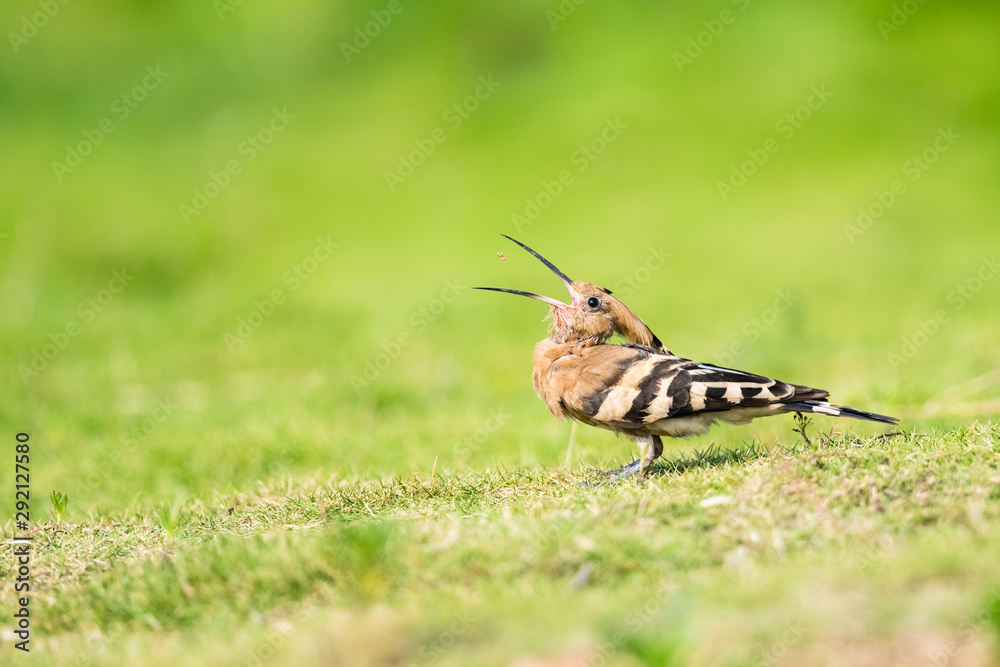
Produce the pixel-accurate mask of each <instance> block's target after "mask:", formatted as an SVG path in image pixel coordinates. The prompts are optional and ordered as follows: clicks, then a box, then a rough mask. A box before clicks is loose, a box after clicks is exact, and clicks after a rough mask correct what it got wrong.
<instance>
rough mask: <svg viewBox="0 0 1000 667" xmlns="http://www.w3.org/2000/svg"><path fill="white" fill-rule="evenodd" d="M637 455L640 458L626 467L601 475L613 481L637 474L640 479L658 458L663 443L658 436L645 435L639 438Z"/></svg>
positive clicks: (661, 451)
mask: <svg viewBox="0 0 1000 667" xmlns="http://www.w3.org/2000/svg"><path fill="white" fill-rule="evenodd" d="M638 443H639V455H640V457H641V458H639V459H636V460H635V461H632V463H629V464H628V465H624V466H622V467H621V468H618V469H617V470H608V471H606V472H602V474H603V475H606V476H608V477H614V478H615V479H621V478H623V477H629V476H630V475H634V474H636V473H639V476H640V477H642V476H644V475H645V474H646V471H647V470H648V469H649V467H650V466H651V465H652V464H653V461H655V460H656V459H658V458H660V455H661V454H662V453H663V441H662V440H660V436H658V435H652V436H650V435H647V436H643V437H641V438H639V440H638Z"/></svg>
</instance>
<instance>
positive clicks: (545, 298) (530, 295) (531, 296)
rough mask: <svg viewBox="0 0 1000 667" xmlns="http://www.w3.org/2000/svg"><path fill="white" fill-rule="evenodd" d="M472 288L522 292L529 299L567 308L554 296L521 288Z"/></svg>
mask: <svg viewBox="0 0 1000 667" xmlns="http://www.w3.org/2000/svg"><path fill="white" fill-rule="evenodd" d="M472 289H481V290H488V291H490V292H507V294H520V295H521V296H526V297H528V298H529V299H538V300H539V301H544V302H545V303H547V304H549V305H550V306H555V307H556V308H567V307H568V306H567V304H565V303H563V302H562V301H557V300H556V299H553V298H552V297H548V296H542V295H541V294H535V293H533V292H522V291H521V290H519V289H506V288H504V287H473V288H472Z"/></svg>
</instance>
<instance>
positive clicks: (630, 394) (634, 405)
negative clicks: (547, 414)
mask: <svg viewBox="0 0 1000 667" xmlns="http://www.w3.org/2000/svg"><path fill="white" fill-rule="evenodd" d="M600 347H602V348H604V349H603V350H600V351H599V353H600V358H599V362H600V363H598V364H595V365H594V366H592V372H591V373H584V374H582V376H581V378H580V380H581V381H578V382H576V383H575V387H574V392H573V393H574V394H576V395H575V396H574V397H572V398H573V399H574V400H572V403H575V404H576V405H577V406H579V409H580V410H581V411H582V412H583V413H584V414H585V415H587V416H588V417H589V418H590V419H591V420H593V421H597V422H602V423H605V424H610V425H612V426H615V427H617V428H623V429H629V428H643V427H644V426H646V425H648V424H650V423H652V422H655V421H658V420H660V419H666V418H670V417H681V416H686V415H693V414H700V413H705V412H722V411H727V410H736V409H740V408H751V407H764V406H769V405H774V404H782V403H787V402H798V401H805V400H815V401H821V400H822V399H823V398H825V397H826V396H827V392H825V391H822V390H820V389H813V388H811V387H804V386H801V385H794V384H788V383H786V382H781V381H779V380H774V379H772V378H767V377H764V376H761V375H754V374H752V373H746V372H743V371H737V370H733V369H729V368H721V367H719V366H713V365H711V364H700V363H697V362H693V361H690V360H687V359H681V358H679V357H674V356H667V355H663V354H658V353H655V352H653V351H652V350H650V349H649V348H643V347H630V346H620V347H619V346H600ZM594 349H595V352H597V348H594ZM610 349H615V350H617V351H619V352H618V353H617V354H614V355H612V354H611V353H610ZM595 356H596V355H595ZM595 361H598V359H595ZM584 363H586V355H585V361H584Z"/></svg>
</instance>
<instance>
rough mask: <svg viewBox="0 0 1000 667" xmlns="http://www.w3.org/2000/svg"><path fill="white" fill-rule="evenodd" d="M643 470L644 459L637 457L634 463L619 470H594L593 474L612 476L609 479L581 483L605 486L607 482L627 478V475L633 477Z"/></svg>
mask: <svg viewBox="0 0 1000 667" xmlns="http://www.w3.org/2000/svg"><path fill="white" fill-rule="evenodd" d="M641 471H642V460H641V459H636V460H635V461H632V463H629V464H628V465H624V466H622V467H621V468H618V469H617V470H595V471H593V474H595V475H601V476H602V477H610V478H611V479H609V480H608V481H606V482H584V483H583V484H581V486H604V485H605V484H610V483H612V482H617V481H618V480H621V479H625V478H626V477H631V476H632V475H635V474H636V473H639V472H641Z"/></svg>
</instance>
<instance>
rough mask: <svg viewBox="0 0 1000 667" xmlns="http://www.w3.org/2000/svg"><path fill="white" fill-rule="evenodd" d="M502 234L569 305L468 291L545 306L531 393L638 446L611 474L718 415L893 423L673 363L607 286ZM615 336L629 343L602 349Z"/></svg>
mask: <svg viewBox="0 0 1000 667" xmlns="http://www.w3.org/2000/svg"><path fill="white" fill-rule="evenodd" d="M503 236H504V237H506V238H507V239H510V240H511V241H513V242H514V243H516V244H517V245H519V246H521V247H522V248H524V249H525V250H527V251H528V252H529V253H531V254H532V255H534V256H535V257H536V258H537V259H539V260H540V261H541V262H542V263H543V264H545V266H547V267H548V268H549V269H550V270H551V271H552V272H553V273H555V274H556V275H557V276H558V277H559V279H560V280H562V282H563V285H565V286H566V289H567V290H568V291H569V295H570V297H571V299H572V301H571V302H570V303H568V304H567V303H563V302H561V301H558V300H556V299H552V298H550V297H547V296H541V295H539V294H533V293H531V292H523V291H521V290H514V289H505V288H501V287H477V288H476V289H482V290H492V291H494V292H507V293H509V294H519V295H521V296H526V297H530V298H532V299H537V300H539V301H544V302H545V303H547V304H549V317H550V318H551V324H550V327H549V333H550V335H549V337H548V338H546V339H545V340H543V341H541V342H539V343H538V344H537V345H536V346H535V359H534V361H535V369H534V373H533V374H532V379H533V383H534V387H535V393H537V394H538V396H539V397H540V398H541V399H542V400H543V401H545V405H546V406H548V408H549V411H550V412H552V414H553V415H554V416H555V417H556V418H558V419H565V418H567V417H568V418H570V419H575V420H577V421H580V422H583V423H584V424H590V425H591V426H596V427H598V428H603V429H607V430H609V431H614V432H616V433H620V434H622V435H625V436H626V437H628V438H631V439H632V440H635V441H636V442H637V443H638V445H639V452H640V457H639V459H637V460H635V461H633V462H632V463H630V464H628V465H626V466H623V467H622V468H620V469H618V470H614V471H611V472H609V473H608V474H610V475H613V476H616V477H624V476H627V475H631V474H634V473H639V476H642V475H644V474H645V473H646V471H647V470H648V469H649V467H650V465H651V464H652V463H653V461H655V460H656V459H657V458H658V457H659V456H660V455H661V454H662V453H663V441H662V440H661V436H668V437H673V438H683V437H687V436H692V435H700V434H702V433H705V432H707V431H708V429H709V428H711V426H712V425H713V424H714V423H715V422H716V421H717V420H720V419H721V420H722V421H725V422H728V423H731V424H748V423H750V421H751V420H753V419H756V418H757V417H766V416H770V415H777V414H782V413H786V412H798V413H816V414H823V415H830V416H834V417H852V418H854V419H864V420H868V421H874V422H881V423H884V424H895V423H896V422H897V419H896V418H895V417H887V416H885V415H878V414H874V413H871V412H865V411H863V410H858V409H855V408H849V407H842V406H838V405H833V404H831V403H829V402H827V400H826V398H827V396H829V392H827V391H824V390H822V389H813V388H812V387H807V386H804V385H798V384H791V383H787V382H781V381H779V380H775V379H772V378H768V377H764V376H762V375H755V374H753V373H746V372H744V371H738V370H733V369H730V368H722V367H720V366H715V365H713V364H703V363H699V362H696V361H691V360H690V359H684V358H682V357H678V356H676V355H675V354H673V353H672V352H670V350H668V349H667V348H666V347H664V346H663V343H661V342H660V339H659V338H657V337H656V335H655V334H654V333H653V332H652V330H651V329H650V328H649V327H648V326H646V324H645V322H643V321H642V320H641V319H640V318H639V317H638V316H637V315H636V314H635V313H633V312H632V311H631V310H630V309H629V308H628V306H626V305H625V304H624V303H622V302H621V301H619V300H618V299H616V298H615V297H614V296H612V294H611V291H610V290H607V289H605V288H603V287H598V286H597V285H594V284H592V283H587V282H582V281H576V282H574V281H572V280H570V279H569V278H568V277H567V276H566V274H565V273H563V272H562V271H560V270H559V269H558V268H556V266H555V265H554V264H552V262H550V261H548V260H547V259H545V258H544V257H542V256H541V255H539V254H538V253H537V252H535V251H534V250H532V249H531V248H529V247H528V246H526V245H524V244H523V243H521V242H520V241H517V240H515V239H512V238H511V237H509V236H507V235H506V234H504V235H503ZM615 334H618V335H619V336H621V337H622V338H624V339H625V340H626V341H628V343H627V344H625V345H614V344H608V343H607V342H606V341H607V340H608V339H609V338H611V337H612V336H613V335H615Z"/></svg>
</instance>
